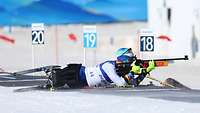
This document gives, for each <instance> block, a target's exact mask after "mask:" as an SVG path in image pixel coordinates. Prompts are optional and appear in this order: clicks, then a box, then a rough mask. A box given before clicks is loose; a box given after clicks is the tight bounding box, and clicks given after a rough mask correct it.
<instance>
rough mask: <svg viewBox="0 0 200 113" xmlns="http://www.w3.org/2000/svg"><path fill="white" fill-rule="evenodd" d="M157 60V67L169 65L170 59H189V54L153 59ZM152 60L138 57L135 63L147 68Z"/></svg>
mask: <svg viewBox="0 0 200 113" xmlns="http://www.w3.org/2000/svg"><path fill="white" fill-rule="evenodd" d="M152 60H153V61H154V62H155V66H156V67H161V66H168V63H169V61H175V60H189V58H188V56H187V55H185V56H184V57H182V58H166V59H152ZM152 60H141V59H136V62H135V64H136V65H139V66H140V67H142V68H147V67H148V66H149V61H152Z"/></svg>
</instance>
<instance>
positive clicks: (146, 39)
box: [140, 36, 154, 51]
mask: <svg viewBox="0 0 200 113" xmlns="http://www.w3.org/2000/svg"><path fill="white" fill-rule="evenodd" d="M140 51H154V36H140Z"/></svg>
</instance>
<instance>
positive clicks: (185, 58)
mask: <svg viewBox="0 0 200 113" xmlns="http://www.w3.org/2000/svg"><path fill="white" fill-rule="evenodd" d="M152 60H153V61H170V60H189V58H188V56H187V55H185V56H184V57H183V58H168V59H167V58H166V59H152ZM142 61H144V62H145V61H151V60H142Z"/></svg>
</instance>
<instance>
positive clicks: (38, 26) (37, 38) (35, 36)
mask: <svg viewBox="0 0 200 113" xmlns="http://www.w3.org/2000/svg"><path fill="white" fill-rule="evenodd" d="M32 44H44V24H43V23H34V24H32Z"/></svg>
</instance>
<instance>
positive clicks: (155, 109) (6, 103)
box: [0, 87, 200, 113]
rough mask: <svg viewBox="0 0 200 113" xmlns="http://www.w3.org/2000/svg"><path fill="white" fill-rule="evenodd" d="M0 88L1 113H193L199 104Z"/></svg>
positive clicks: (196, 110) (131, 96)
mask: <svg viewBox="0 0 200 113" xmlns="http://www.w3.org/2000/svg"><path fill="white" fill-rule="evenodd" d="M15 89H19V87H15V88H6V87H0V108H1V113H129V112H131V113H197V112H198V111H200V108H199V106H200V103H186V102H176V101H168V100H160V99H150V98H144V97H138V96H134V95H131V94H130V96H117V95H108V94H92V93H83V92H79V91H72V92H54V91H53V92H50V91H29V92H14V90H15Z"/></svg>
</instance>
